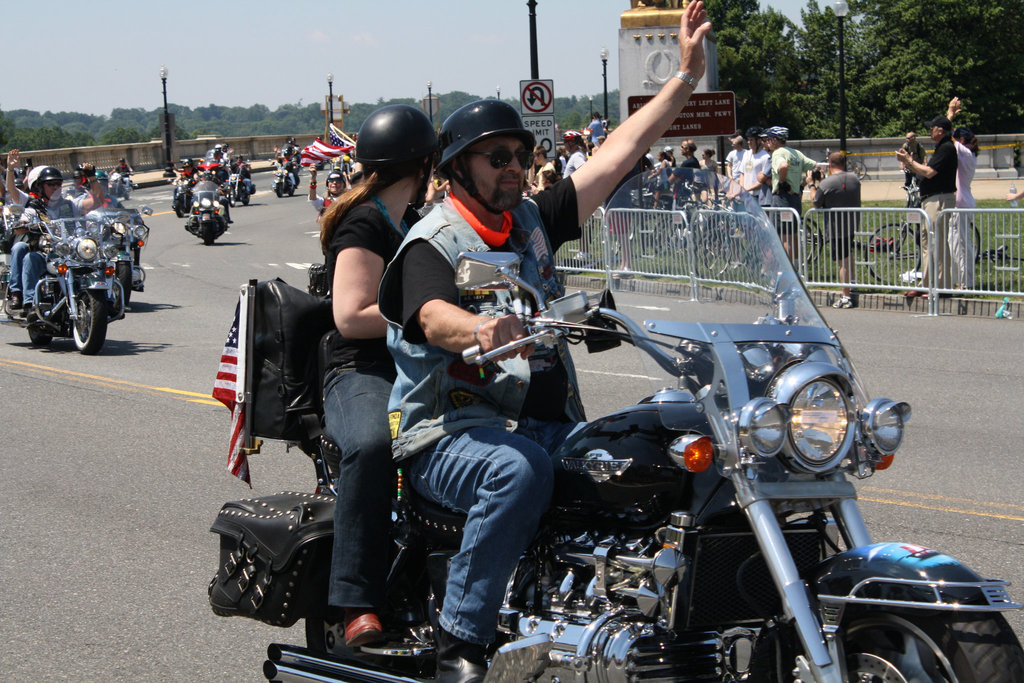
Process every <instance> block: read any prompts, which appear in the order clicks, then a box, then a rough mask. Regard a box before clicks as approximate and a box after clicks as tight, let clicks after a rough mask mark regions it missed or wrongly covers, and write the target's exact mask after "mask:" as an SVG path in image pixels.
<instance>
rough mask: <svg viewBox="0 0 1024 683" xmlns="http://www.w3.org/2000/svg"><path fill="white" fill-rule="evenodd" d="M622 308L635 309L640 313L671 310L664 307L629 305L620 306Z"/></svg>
mask: <svg viewBox="0 0 1024 683" xmlns="http://www.w3.org/2000/svg"><path fill="white" fill-rule="evenodd" d="M622 307H623V308H636V309H638V310H641V311H671V310H672V309H671V308H665V307H664V306H633V305H631V304H622Z"/></svg>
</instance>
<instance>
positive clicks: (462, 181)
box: [448, 157, 504, 214]
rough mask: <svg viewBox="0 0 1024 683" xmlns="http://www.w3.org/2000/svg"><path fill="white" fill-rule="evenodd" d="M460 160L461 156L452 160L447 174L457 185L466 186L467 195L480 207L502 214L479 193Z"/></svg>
mask: <svg viewBox="0 0 1024 683" xmlns="http://www.w3.org/2000/svg"><path fill="white" fill-rule="evenodd" d="M462 160H463V157H459V158H457V159H455V160H454V161H453V162H452V167H451V169H450V170H449V171H448V174H449V175H451V177H452V180H454V181H455V182H457V183H458V184H459V185H462V186H463V187H464V188H466V192H468V193H469V196H470V197H472V198H473V199H475V200H477V201H478V202H479V203H480V205H481V206H482V207H484V208H485V209H487V210H488V211H490V212H491V213H493V214H502V213H504V212H503V211H501V210H500V209H497V208H495V207H494V206H492V205H491V203H490V202H488V201H487V200H486V199H484V196H483V195H482V194H480V190H478V189H477V187H476V183H475V182H473V179H472V178H471V177H470V175H469V173H468V172H466V169H465V168H463V166H462Z"/></svg>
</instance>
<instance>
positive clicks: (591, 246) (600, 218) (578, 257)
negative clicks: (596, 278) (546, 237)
mask: <svg viewBox="0 0 1024 683" xmlns="http://www.w3.org/2000/svg"><path fill="white" fill-rule="evenodd" d="M581 232H582V234H581V235H580V238H579V239H578V240H572V241H571V242H566V243H565V244H563V245H562V247H561V248H560V249H559V250H558V253H557V254H555V269H556V270H560V271H563V272H573V273H578V272H581V271H604V270H605V269H606V268H607V266H606V264H607V262H608V255H607V248H608V244H607V239H606V237H607V236H606V235H605V234H604V207H601V206H599V207H597V210H596V211H595V212H594V213H592V214H591V215H590V216H589V217H588V218H587V220H586V221H584V222H583V225H582V226H581Z"/></svg>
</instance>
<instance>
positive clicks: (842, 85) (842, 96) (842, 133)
mask: <svg viewBox="0 0 1024 683" xmlns="http://www.w3.org/2000/svg"><path fill="white" fill-rule="evenodd" d="M832 11H833V12H835V14H836V16H837V17H838V18H839V151H840V152H842V153H843V154H846V59H845V56H846V55H845V53H844V46H843V20H844V19H845V18H846V15H847V14H849V13H850V6H849V5H847V4H846V0H836V1H835V2H834V3H832Z"/></svg>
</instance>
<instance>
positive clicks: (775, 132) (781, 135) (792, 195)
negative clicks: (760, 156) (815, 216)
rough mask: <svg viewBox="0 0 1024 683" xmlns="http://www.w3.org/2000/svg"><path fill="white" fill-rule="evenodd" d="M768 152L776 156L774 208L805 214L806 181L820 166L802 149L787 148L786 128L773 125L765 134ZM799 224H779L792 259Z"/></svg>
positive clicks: (780, 234) (777, 227)
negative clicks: (804, 192)
mask: <svg viewBox="0 0 1024 683" xmlns="http://www.w3.org/2000/svg"><path fill="white" fill-rule="evenodd" d="M763 135H764V137H765V140H766V143H767V146H768V151H770V152H771V155H772V200H771V206H775V207H789V208H791V209H793V210H794V211H796V212H797V214H799V215H803V210H802V206H801V201H800V200H801V198H802V196H803V185H804V179H805V178H806V176H807V174H808V173H810V172H811V171H812V170H814V167H815V166H817V163H816V162H815V161H814V160H813V159H809V158H807V157H806V156H804V154H803V153H802V152H800V151H799V150H795V149H793V148H792V147H787V146H786V141H787V140H789V129H788V128H785V127H783V126H772V127H771V128H768V129H766V130H765V131H764V133H763ZM797 224H798V221H779V222H777V223H776V229H777V230H778V231H779V237H781V238H782V245H783V247H785V249H786V254H787V255H788V256H789V258H790V260H792V259H793V257H794V256H795V255H796V238H797Z"/></svg>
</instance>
